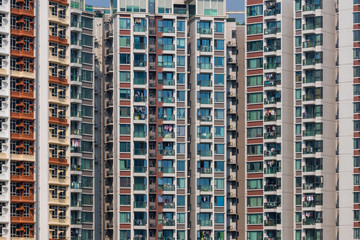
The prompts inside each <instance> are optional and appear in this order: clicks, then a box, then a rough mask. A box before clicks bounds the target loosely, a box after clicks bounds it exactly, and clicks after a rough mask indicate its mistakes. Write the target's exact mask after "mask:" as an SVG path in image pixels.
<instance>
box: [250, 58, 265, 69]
mask: <svg viewBox="0 0 360 240" xmlns="http://www.w3.org/2000/svg"><path fill="white" fill-rule="evenodd" d="M256 68H263V59H262V58H252V59H248V60H247V69H256Z"/></svg>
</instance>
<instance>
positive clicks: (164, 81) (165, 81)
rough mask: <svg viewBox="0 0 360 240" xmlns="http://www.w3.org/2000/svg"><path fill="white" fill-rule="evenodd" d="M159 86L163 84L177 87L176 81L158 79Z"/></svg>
mask: <svg viewBox="0 0 360 240" xmlns="http://www.w3.org/2000/svg"><path fill="white" fill-rule="evenodd" d="M158 84H161V85H163V86H175V80H174V79H158Z"/></svg>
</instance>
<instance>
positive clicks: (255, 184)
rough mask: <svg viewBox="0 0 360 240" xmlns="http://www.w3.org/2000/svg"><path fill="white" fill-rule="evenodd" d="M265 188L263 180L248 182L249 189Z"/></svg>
mask: <svg viewBox="0 0 360 240" xmlns="http://www.w3.org/2000/svg"><path fill="white" fill-rule="evenodd" d="M262 188H263V180H262V179H251V180H247V189H249V190H254V189H262Z"/></svg>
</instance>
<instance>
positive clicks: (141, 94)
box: [134, 89, 147, 102]
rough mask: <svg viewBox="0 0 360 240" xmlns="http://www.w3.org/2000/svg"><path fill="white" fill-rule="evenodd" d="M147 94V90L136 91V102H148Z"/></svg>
mask: <svg viewBox="0 0 360 240" xmlns="http://www.w3.org/2000/svg"><path fill="white" fill-rule="evenodd" d="M146 100H147V94H146V90H145V89H134V102H146Z"/></svg>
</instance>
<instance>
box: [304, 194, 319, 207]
mask: <svg viewBox="0 0 360 240" xmlns="http://www.w3.org/2000/svg"><path fill="white" fill-rule="evenodd" d="M322 205H323V194H322V193H320V194H304V198H303V207H304V208H309V207H316V206H322Z"/></svg>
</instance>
